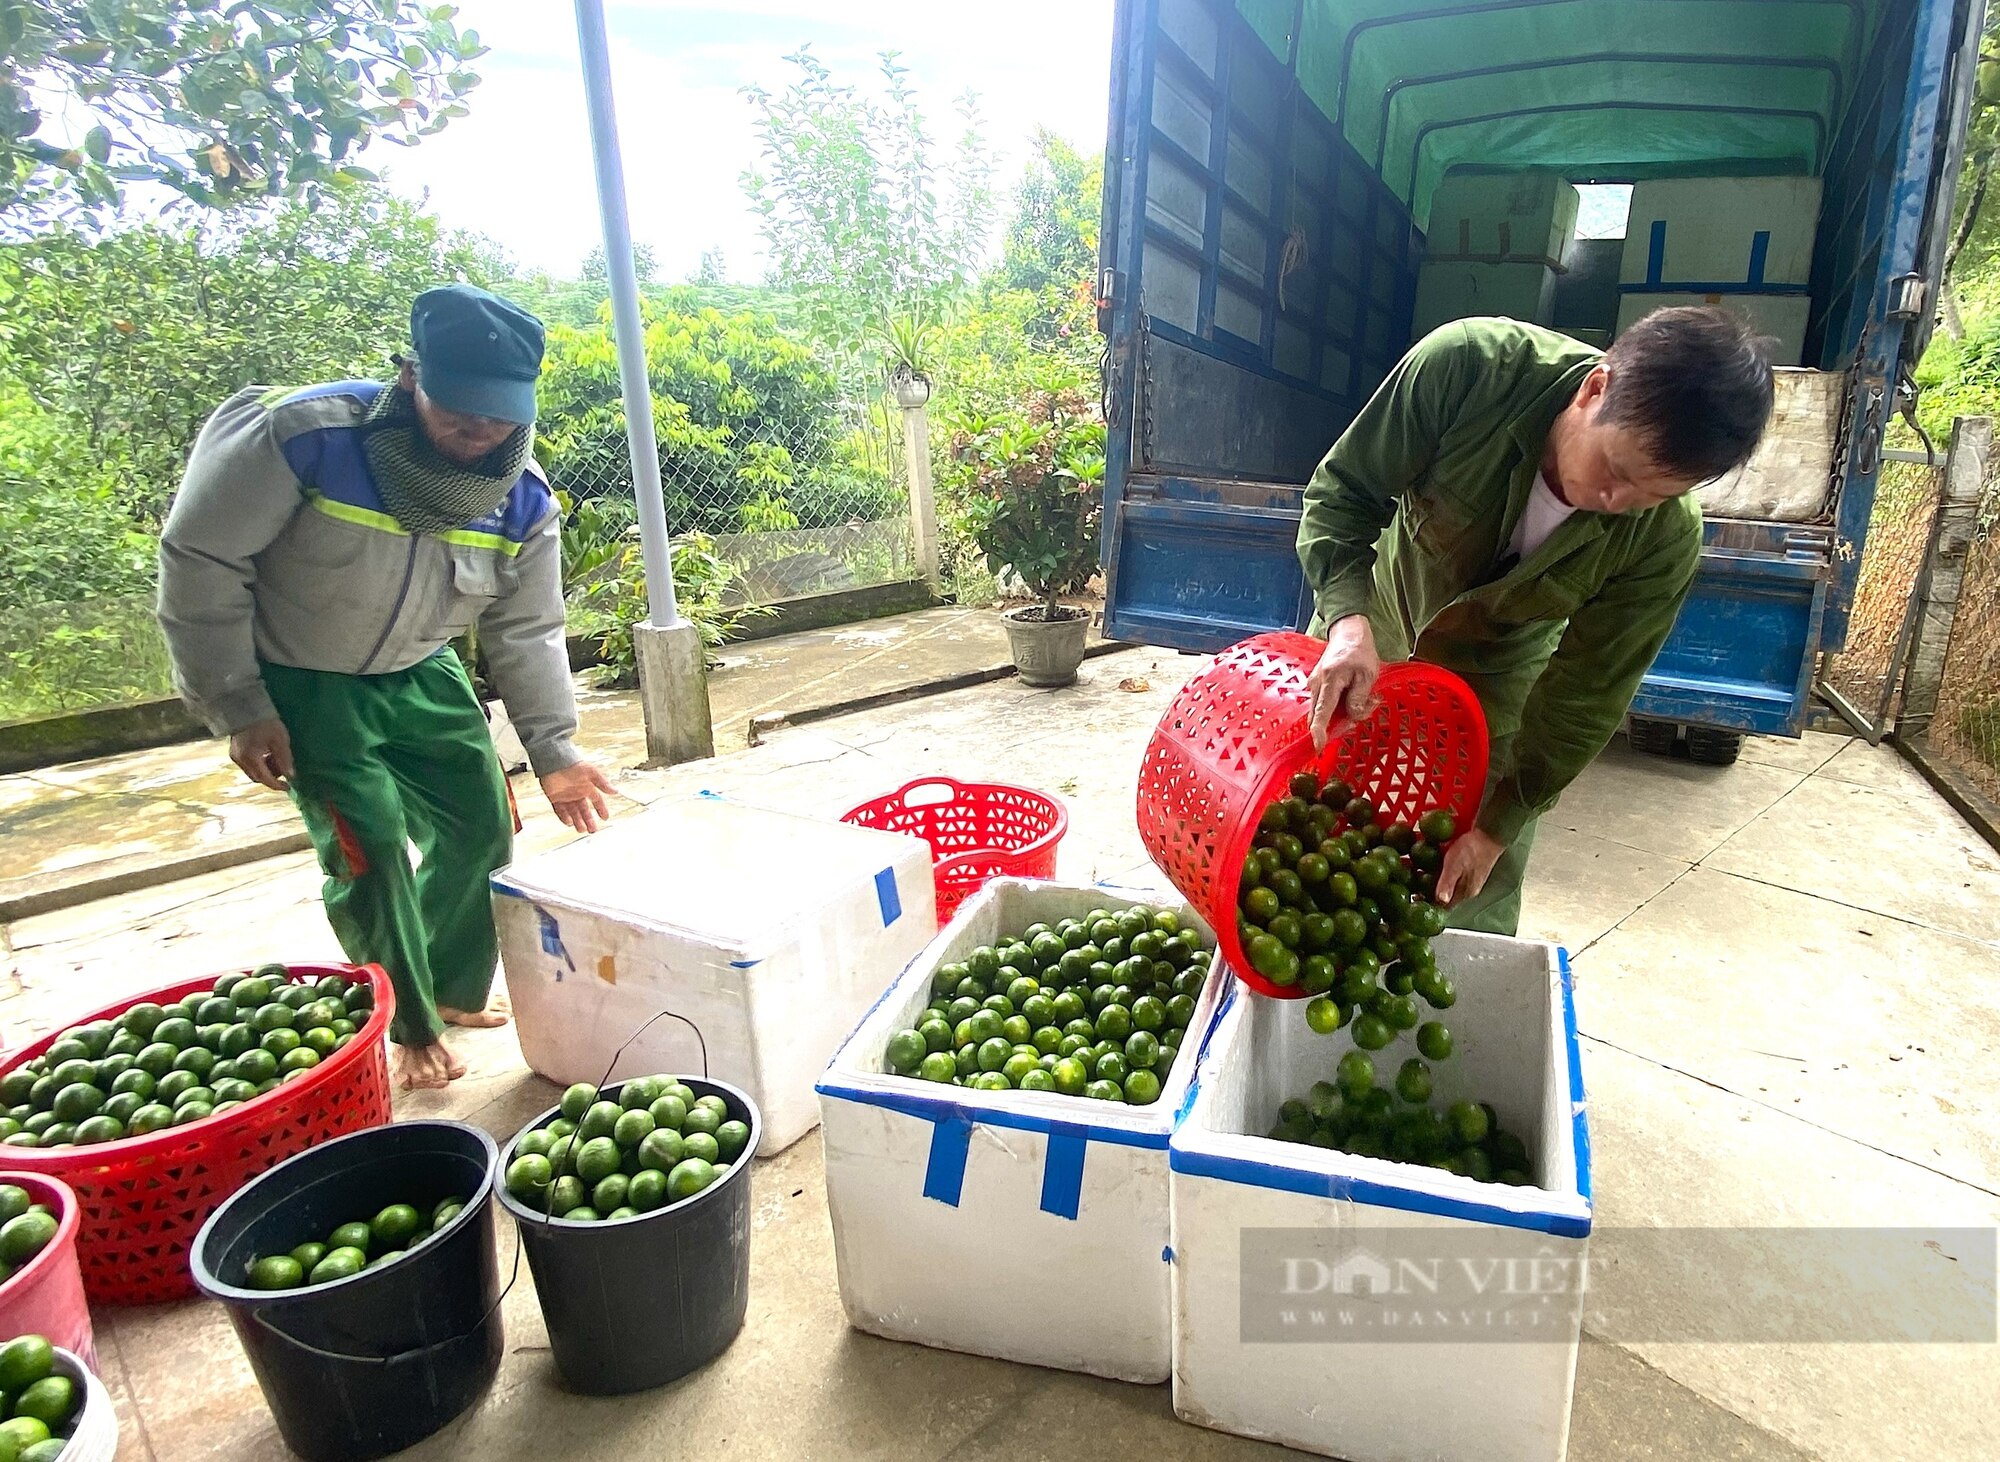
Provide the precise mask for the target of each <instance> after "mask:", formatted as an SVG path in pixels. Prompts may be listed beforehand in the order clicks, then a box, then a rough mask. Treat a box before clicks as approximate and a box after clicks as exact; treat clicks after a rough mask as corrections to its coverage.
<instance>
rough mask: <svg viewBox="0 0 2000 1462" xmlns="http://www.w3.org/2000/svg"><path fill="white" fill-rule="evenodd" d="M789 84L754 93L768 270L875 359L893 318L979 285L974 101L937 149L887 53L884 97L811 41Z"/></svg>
mask: <svg viewBox="0 0 2000 1462" xmlns="http://www.w3.org/2000/svg"><path fill="white" fill-rule="evenodd" d="M786 60H787V61H789V62H790V63H791V64H792V66H793V67H794V68H795V70H796V72H797V74H796V75H795V76H794V78H793V79H792V81H791V82H790V83H789V84H788V85H786V86H785V87H783V88H782V89H781V90H779V91H776V92H772V91H767V90H764V89H762V88H758V87H752V88H749V89H748V90H747V91H746V93H745V95H746V96H747V97H748V98H749V100H750V103H751V105H752V107H753V108H754V109H755V111H756V115H757V124H756V125H757V137H758V141H759V144H760V148H761V156H760V160H759V163H758V165H757V166H756V167H755V168H753V169H751V170H750V171H749V172H746V173H745V174H744V176H743V186H744V190H745V191H746V192H747V193H748V194H749V196H750V201H751V204H752V206H753V207H754V208H755V209H756V210H757V213H758V215H759V217H760V219H761V220H762V228H763V233H764V239H765V243H766V244H767V246H768V247H769V249H770V255H771V278H772V282H773V283H775V284H778V285H780V286H782V287H783V288H785V289H786V290H788V291H789V292H790V293H792V294H793V295H794V296H795V297H796V298H797V299H798V301H799V307H800V311H801V315H802V318H803V321H804V323H805V325H806V327H807V329H808V331H809V332H810V333H811V334H812V335H813V336H814V338H816V339H819V340H824V341H827V342H829V343H832V344H835V345H836V346H837V347H838V348H839V349H840V350H841V351H843V352H844V353H845V354H846V355H847V356H848V357H849V358H851V359H855V360H859V359H861V358H863V357H867V356H872V355H873V354H874V353H875V349H876V345H875V342H876V338H877V336H878V334H879V332H880V331H881V330H882V328H883V327H884V325H885V324H886V323H887V322H888V321H890V320H892V319H895V318H897V317H899V316H906V315H912V314H919V313H923V314H929V315H936V314H939V313H941V312H942V311H943V310H944V309H945V307H946V306H948V305H949V304H950V303H951V302H952V301H954V300H956V299H957V298H959V297H960V296H961V295H962V294H963V293H964V291H965V290H966V289H967V288H968V287H969V286H970V285H971V283H972V281H973V279H974V278H975V276H976V275H977V273H978V270H979V267H980V263H981V261H982V259H983V257H984V254H985V248H986V239H987V218H988V212H989V206H990V202H991V179H992V172H993V168H992V161H991V157H990V155H989V153H988V152H987V149H986V145H985V143H984V141H983V140H982V138H981V134H980V125H981V124H980V118H979V112H978V106H977V102H976V100H975V99H974V98H973V97H971V96H970V95H967V96H964V97H961V98H960V99H959V102H958V104H957V114H958V119H959V129H960V130H959V135H958V137H957V139H956V141H955V143H954V144H953V145H952V146H951V148H950V151H949V155H948V157H946V156H941V155H940V149H939V147H938V144H937V142H936V141H935V139H934V138H933V137H932V135H931V132H930V130H929V124H928V123H927V121H926V119H925V117H924V113H923V111H922V109H921V108H920V107H919V106H918V104H917V95H916V91H915V89H914V88H913V87H912V86H911V85H910V81H909V73H908V72H907V71H906V70H905V69H904V68H903V67H902V66H900V65H898V64H897V62H896V57H895V53H894V52H885V53H884V54H883V56H882V65H881V77H882V82H881V94H880V95H879V96H877V95H873V94H871V93H868V92H864V91H862V90H861V89H860V88H858V87H855V86H851V85H845V84H843V83H841V82H839V81H837V80H836V79H835V78H834V76H833V73H832V72H831V71H830V70H829V69H828V68H827V67H826V65H825V64H824V63H822V62H821V61H820V60H819V59H818V58H817V57H816V56H814V55H813V54H812V52H811V51H809V50H801V51H798V52H797V53H795V54H793V55H791V56H788V57H786Z"/></svg>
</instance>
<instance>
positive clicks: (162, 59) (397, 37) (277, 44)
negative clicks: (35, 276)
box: [0, 0, 484, 234]
mask: <svg viewBox="0 0 2000 1462" xmlns="http://www.w3.org/2000/svg"><path fill="white" fill-rule="evenodd" d="M455 13H456V7H454V6H451V5H427V4H424V3H422V0H236V3H231V4H225V3H222V0H0V228H5V229H6V230H7V231H8V232H12V233H16V234H19V233H22V232H33V231H35V230H37V229H39V228H41V227H44V226H46V225H48V224H49V223H50V222H52V221H54V220H57V219H59V218H61V217H63V216H64V215H66V214H70V213H73V212H74V211H76V210H77V209H79V208H81V209H87V210H88V209H99V208H106V207H109V206H111V205H114V204H116V203H117V202H118V200H119V198H120V195H121V192H122V190H123V189H124V188H125V187H126V186H127V185H128V184H133V183H153V184H159V185H163V186H165V187H167V188H170V189H172V190H173V191H174V192H175V193H177V194H179V195H181V196H182V197H185V198H188V199H192V200H193V201H195V202H197V203H203V204H227V203H234V202H237V201H240V200H243V199H248V198H260V197H261V198H269V197H291V196H295V195H298V194H299V193H301V192H310V193H317V192H318V191H319V190H320V189H321V188H322V187H324V186H325V185H329V184H331V185H351V184H353V183H356V182H360V181H364V180H367V179H370V178H372V177H373V176H374V175H373V174H372V173H370V172H368V171H367V170H366V169H363V168H361V167H358V166H356V165H355V164H354V162H353V161H352V159H353V158H354V157H355V156H356V155H358V154H359V153H360V152H361V151H362V150H363V149H365V148H366V147H367V146H368V144H369V143H370V142H371V141H374V140H376V139H378V138H381V139H386V140H388V141H390V142H397V143H404V144H409V143H414V142H416V141H417V140H418V139H420V138H422V137H425V136H428V135H429V134H431V133H433V132H435V131H437V130H438V129H439V128H441V127H443V126H444V125H445V124H446V123H447V122H449V121H450V120H451V119H452V118H454V117H460V116H463V115H464V114H465V110H466V108H465V105H464V101H463V98H464V97H465V95H466V93H467V92H469V91H470V90H471V89H472V88H473V86H475V85H476V84H477V83H478V80H479V77H478V75H477V74H476V73H474V72H473V71H471V70H469V69H467V63H468V62H470V61H471V60H472V59H473V58H475V57H477V56H479V55H480V54H482V53H483V49H484V48H483V47H482V46H481V45H480V44H479V37H478V34H477V32H475V31H471V30H464V31H461V30H460V29H459V28H458V27H457V25H456V24H455V22H454V17H455Z"/></svg>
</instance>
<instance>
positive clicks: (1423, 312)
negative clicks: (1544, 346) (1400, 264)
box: [1410, 260, 1556, 340]
mask: <svg viewBox="0 0 2000 1462" xmlns="http://www.w3.org/2000/svg"><path fill="white" fill-rule="evenodd" d="M1555 289H1556V276H1555V272H1554V271H1553V270H1551V269H1549V268H1547V267H1546V266H1544V265H1541V264H1479V263H1460V262H1457V261H1453V260H1443V261H1426V262H1425V263H1424V264H1423V265H1422V266H1421V267H1420V268H1419V269H1418V270H1417V303H1416V309H1415V312H1414V314H1413V315H1412V317H1411V322H1410V329H1411V333H1412V335H1413V336H1415V338H1417V339H1419V340H1421V339H1422V338H1423V337H1424V336H1426V335H1428V334H1430V333H1431V331H1433V330H1435V329H1437V327H1438V326H1440V325H1446V324H1449V323H1450V322H1451V321H1453V320H1464V319H1469V318H1471V317H1473V316H1475V315H1505V316H1507V317H1508V318H1509V319H1513V320H1525V321H1526V322H1527V323H1528V324H1530V325H1546V324H1547V323H1548V322H1549V320H1550V319H1551V318H1553V316H1554V314H1555Z"/></svg>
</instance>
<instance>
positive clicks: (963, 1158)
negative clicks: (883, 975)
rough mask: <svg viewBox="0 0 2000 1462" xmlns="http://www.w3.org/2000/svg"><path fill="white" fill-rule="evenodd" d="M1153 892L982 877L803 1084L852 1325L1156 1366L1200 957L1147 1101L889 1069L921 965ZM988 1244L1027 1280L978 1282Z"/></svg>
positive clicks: (919, 998)
mask: <svg viewBox="0 0 2000 1462" xmlns="http://www.w3.org/2000/svg"><path fill="white" fill-rule="evenodd" d="M1134 904H1150V905H1153V906H1154V907H1159V908H1169V909H1173V910H1175V911H1176V912H1177V913H1179V914H1180V916H1181V918H1182V920H1183V922H1184V923H1187V924H1190V925H1193V926H1195V927H1198V928H1200V929H1201V930H1202V933H1203V935H1204V937H1205V938H1206V939H1207V940H1208V944H1209V947H1210V948H1211V949H1213V948H1214V945H1215V939H1214V935H1213V933H1212V932H1211V931H1210V930H1209V929H1208V926H1207V925H1206V924H1205V923H1203V922H1202V920H1201V919H1199V918H1198V917H1196V915H1195V913H1194V911H1193V910H1192V909H1190V908H1188V907H1187V905H1185V904H1184V903H1182V902H1181V901H1180V900H1179V899H1178V898H1175V897H1172V896H1167V897H1156V896H1153V895H1150V894H1148V893H1145V892H1144V891H1141V890H1134V889H1117V890H1114V889H1111V888H1107V887H1102V886H1090V885H1083V886H1076V885H1068V884H1059V883H1040V882H1034V881H1030V880H1024V879H1012V878H1002V879H995V880H994V881H993V882H992V883H989V884H988V885H987V886H986V887H985V888H984V889H982V890H980V892H979V893H978V894H976V895H975V896H974V897H973V898H971V899H969V900H967V901H966V903H965V904H964V905H962V906H961V907H960V909H959V911H958V914H957V916H956V917H955V918H954V919H953V920H952V922H951V924H950V926H949V927H948V928H946V929H945V931H944V932H943V933H942V934H940V935H939V936H938V938H937V940H936V941H935V942H934V943H933V944H932V945H931V947H930V948H929V949H927V950H925V951H924V953H923V957H922V958H921V959H919V960H917V962H916V963H915V964H913V965H912V966H911V967H910V969H909V971H908V972H907V973H906V974H905V975H904V977H903V978H902V979H900V980H898V981H897V982H896V983H895V985H894V986H893V987H892V988H891V989H890V990H889V991H888V992H887V993H886V994H885V995H884V996H883V997H882V1000H881V1002H880V1003H879V1004H878V1005H877V1006H876V1007H875V1008H874V1009H873V1010H871V1011H870V1012H869V1013H868V1015H867V1017H866V1019H864V1020H863V1021H862V1022H861V1024H860V1025H859V1026H858V1027H857V1028H856V1029H855V1032H854V1034H853V1036H851V1037H850V1038H849V1039H848V1041H847V1042H846V1043H845V1044H844V1045H843V1046H842V1047H841V1048H840V1050H839V1052H838V1053H837V1054H836V1055H835V1056H834V1059H833V1063H832V1064H831V1065H830V1066H829V1067H828V1068H827V1071H826V1075H825V1076H824V1077H823V1078H821V1081H820V1084H819V1092H820V1109H821V1118H822V1127H823V1129H824V1130H823V1137H824V1141H825V1144H826V1193H827V1205H828V1208H829V1209H830V1211H831V1213H832V1217H833V1243H834V1253H835V1256H836V1259H837V1262H838V1266H839V1272H840V1298H841V1303H842V1304H843V1305H844V1306H845V1307H846V1310H847V1318H848V1320H849V1321H850V1322H851V1323H852V1324H853V1325H854V1326H855V1327H856V1328H858V1329H861V1330H866V1331H868V1332H870V1333H871V1334H875V1335H881V1336H886V1337H887V1338H889V1339H891V1340H909V1341H915V1342H917V1343H918V1344H922V1345H934V1346H941V1347H943V1348H945V1349H947V1350H962V1351H970V1352H972V1353H973V1354H976V1355H989V1356H995V1357H997V1358H999V1359H1001V1360H1011V1361H1021V1362H1025V1363H1028V1364H1031V1365H1042V1366H1053V1367H1056V1368H1058V1369H1061V1370H1069V1371H1087V1372H1090V1373H1091V1374H1093V1375H1099V1376H1108V1377H1111V1378H1112V1379H1114V1380H1123V1381H1146V1382H1160V1381H1164V1380H1166V1379H1167V1376H1168V1374H1169V1370H1170V1356H1171V1345H1172V1342H1171V1324H1170V1317H1169V1303H1170V1301H1169V1294H1168V1250H1167V1240H1168V1218H1167V1133H1168V1129H1169V1128H1170V1127H1171V1125H1172V1122H1173V1117H1174V1113H1175V1112H1176V1111H1177V1110H1178V1109H1179V1107H1180V1105H1181V1100H1182V1098H1183V1097H1184V1096H1185V1094H1186V1092H1187V1088H1188V1084H1189V1082H1190V1080H1191V1079H1192V1076H1193V1071H1194V1066H1195V1060H1196V1058H1197V1056H1198V1054H1199V1049H1200V1044H1201V1040H1202V1039H1203V1038H1204V1037H1205V1035H1206V1033H1207V1032H1208V1031H1209V1029H1210V1028H1211V1026H1212V1024H1213V1021H1214V1015H1215V1011H1216V1009H1217V1007H1218V1005H1219V997H1220V990H1221V988H1222V987H1223V986H1226V985H1231V984H1233V983H1234V982H1233V980H1231V979H1230V978H1229V977H1228V976H1227V975H1225V974H1224V973H1222V969H1221V966H1220V965H1219V964H1217V965H1214V966H1212V967H1211V972H1210V974H1209V978H1208V982H1207V984H1206V986H1205V987H1204V988H1203V991H1202V996H1201V999H1200V1000H1199V1001H1197V1002H1196V1006H1195V1012H1194V1016H1193V1018H1192V1019H1191V1020H1190V1021H1189V1023H1188V1033H1187V1037H1186V1044H1185V1046H1184V1047H1183V1049H1182V1052H1181V1054H1180V1056H1179V1057H1178V1058H1177V1059H1176V1060H1175V1062H1174V1065H1173V1069H1172V1070H1171V1071H1170V1072H1169V1073H1168V1076H1167V1080H1166V1082H1165V1083H1164V1085H1163V1088H1162V1090H1161V1094H1160V1098H1159V1100H1158V1101H1156V1102H1154V1103H1152V1104H1150V1105H1148V1106H1143V1107H1128V1106H1123V1105H1120V1104H1118V1103H1115V1102H1104V1101H1097V1100H1095V1099H1092V1098H1088V1097H1074V1096H1062V1095H1059V1094H1057V1093H1055V1092H1032V1091H1001V1092H993V1091H973V1090H970V1089H967V1088H963V1087H956V1086H944V1085H938V1084H934V1083H930V1082H924V1081H919V1080H916V1079H915V1078H912V1077H902V1076H895V1075H891V1074H889V1073H888V1072H887V1071H886V1070H885V1069H884V1068H885V1064H886V1063H885V1060H884V1053H885V1052H886V1050H887V1047H888V1042H889V1037H890V1036H892V1035H893V1034H895V1033H896V1032H897V1031H899V1030H904V1029H907V1028H909V1027H910V1025H911V1024H912V1023H913V1021H914V1020H915V1018H916V1015H917V1013H918V1012H919V1011H921V1010H922V1009H923V1008H924V1007H925V1006H926V1005H927V1004H928V1003H929V1001H930V984H931V976H932V974H933V973H934V972H935V971H936V970H937V968H938V966H940V965H944V964H949V963H952V962H953V961H955V960H959V959H963V958H964V957H965V956H966V955H967V954H969V953H970V952H971V951H972V950H974V949H976V948H978V947H979V946H980V945H983V944H993V943H996V942H998V941H1000V940H1001V939H1002V938H1003V937H1011V936H1012V935H1015V934H1018V933H1019V932H1020V931H1021V930H1023V929H1025V928H1027V927H1028V926H1029V925H1030V924H1034V923H1037V922H1041V923H1050V924H1053V923H1055V922H1056V921H1057V920H1059V919H1064V918H1074V917H1076V916H1078V915H1081V914H1085V913H1088V912H1089V911H1090V910H1091V909H1094V908H1100V907H1102V908H1106V909H1114V910H1115V909H1123V908H1129V907H1131V906H1132V905H1134ZM996 1256H1002V1262H1005V1263H1007V1264H1014V1265H1018V1264H1019V1263H1020V1262H1026V1263H1027V1264H1028V1265H1029V1268H1030V1269H1031V1270H1032V1272H1033V1276H1034V1278H1033V1282H1032V1283H1027V1284H1013V1283H990V1282H988V1278H989V1277H990V1276H991V1274H992V1272H993V1265H994V1264H995V1262H996Z"/></svg>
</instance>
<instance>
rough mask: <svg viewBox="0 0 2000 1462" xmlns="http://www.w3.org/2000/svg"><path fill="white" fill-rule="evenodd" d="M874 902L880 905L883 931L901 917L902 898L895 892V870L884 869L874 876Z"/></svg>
mask: <svg viewBox="0 0 2000 1462" xmlns="http://www.w3.org/2000/svg"><path fill="white" fill-rule="evenodd" d="M875 902H876V903H877V904H879V905H881V908H882V927H883V928H884V929H887V928H888V927H889V926H890V925H891V924H893V923H895V922H896V921H897V920H898V919H900V918H902V917H903V896H902V894H900V893H898V892H897V891H896V870H895V869H893V868H884V869H883V870H882V871H881V872H880V873H878V874H876V875H875Z"/></svg>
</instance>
